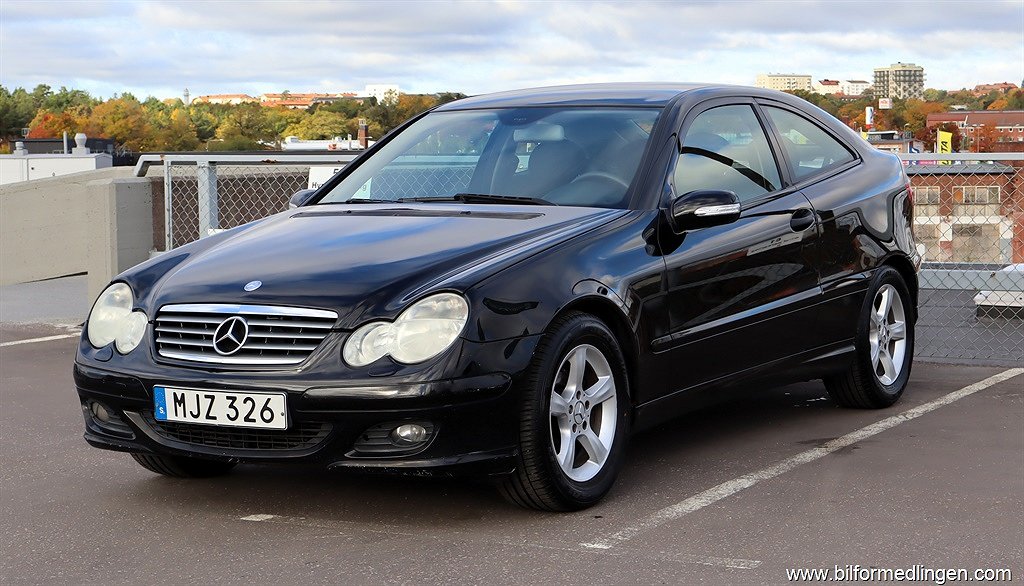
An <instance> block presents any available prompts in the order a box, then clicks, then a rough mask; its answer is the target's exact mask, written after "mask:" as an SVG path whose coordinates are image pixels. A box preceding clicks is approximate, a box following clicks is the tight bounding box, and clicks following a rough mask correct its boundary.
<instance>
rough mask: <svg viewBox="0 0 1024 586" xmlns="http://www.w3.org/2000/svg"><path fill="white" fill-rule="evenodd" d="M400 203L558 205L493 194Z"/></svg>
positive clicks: (425, 198)
mask: <svg viewBox="0 0 1024 586" xmlns="http://www.w3.org/2000/svg"><path fill="white" fill-rule="evenodd" d="M398 201H400V202H407V201H408V202H432V201H458V202H462V203H499V204H500V203H508V204H526V205H538V206H553V205H558V204H556V203H554V202H550V201H547V200H544V199H540V198H537V197H522V196H518V195H495V194H493V193H456V194H455V195H453V196H451V197H403V198H401V199H399V200H398Z"/></svg>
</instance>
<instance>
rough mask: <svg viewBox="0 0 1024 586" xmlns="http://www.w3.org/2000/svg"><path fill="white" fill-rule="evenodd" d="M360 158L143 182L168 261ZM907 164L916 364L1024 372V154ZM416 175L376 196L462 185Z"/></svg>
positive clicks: (194, 159)
mask: <svg viewBox="0 0 1024 586" xmlns="http://www.w3.org/2000/svg"><path fill="white" fill-rule="evenodd" d="M356 154H357V153H349V152H335V153H328V154H285V153H267V154H246V155H237V154H235V155H232V154H210V155H159V156H153V155H145V156H143V157H142V158H141V159H140V161H139V164H138V165H137V167H136V172H137V174H138V175H144V174H145V172H146V170H147V169H148V167H149V166H150V165H155V164H162V165H163V171H164V180H163V210H162V211H163V225H164V227H165V230H166V234H165V237H164V246H165V250H166V249H170V248H173V247H175V246H181V245H182V244H186V243H188V242H191V241H192V240H195V239H197V238H201V237H203V236H206V235H208V234H210V233H212V232H214V231H216V230H221V229H226V228H231V227H234V226H238V225H241V224H244V223H247V222H250V221H253V220H256V219H258V218H261V217H264V216H267V215H270V214H273V213H276V212H279V211H282V210H284V209H286V208H287V206H288V199H289V198H290V197H291V195H292V194H293V193H295V192H296V191H298V190H300V189H305V188H307V187H308V186H309V185H310V184H311V183H316V182H318V181H322V180H326V178H327V177H329V176H330V175H331V174H332V172H333V171H335V170H336V169H339V168H341V167H342V166H344V165H345V164H346V163H348V162H349V161H351V160H352V159H353V158H355V156H356ZM900 158H901V159H903V161H904V164H905V165H906V169H907V174H908V176H909V178H910V182H911V186H912V187H913V190H914V199H915V204H916V219H915V232H916V236H917V239H918V241H919V242H920V245H921V246H922V248H923V256H924V259H925V263H924V264H923V265H922V270H921V273H920V285H921V290H920V321H919V322H918V330H917V331H918V339H917V350H916V355H917V356H918V357H919V358H925V359H937V360H943V361H954V362H957V361H963V362H968V363H972V364H1014V365H1019V364H1024V153H983V154H976V153H957V154H946V155H937V154H932V153H916V154H901V155H900ZM405 171H408V170H404V171H403V173H397V174H395V176H394V177H387V178H381V179H382V181H380V182H377V181H375V184H374V185H375V188H379V189H384V188H385V187H387V186H388V185H392V186H395V185H399V184H400V185H399V186H400V187H401V190H402V192H403V193H405V192H408V191H409V190H410V189H413V188H415V189H424V188H426V187H427V186H426V183H429V184H431V185H433V184H435V183H438V182H441V183H444V182H447V181H459V180H460V179H459V178H458V177H447V178H444V180H443V181H439V180H438V179H437V178H436V177H433V176H432V175H429V171H430V170H429V169H428V170H426V171H425V172H426V173H427V175H423V174H422V173H421V174H419V175H417V174H416V173H413V172H412V171H409V172H408V173H405ZM413 171H415V169H413ZM383 179H387V181H383ZM416 181H418V182H419V183H415V182H416ZM421 184H422V185H421ZM396 188H397V187H396ZM415 189H414V191H415ZM415 192H416V193H419V192H418V191H415ZM157 200H158V201H159V198H157ZM158 225H159V222H158Z"/></svg>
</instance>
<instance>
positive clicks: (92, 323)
mask: <svg viewBox="0 0 1024 586" xmlns="http://www.w3.org/2000/svg"><path fill="white" fill-rule="evenodd" d="M134 304H135V301H134V299H133V298H132V290H131V288H130V287H128V285H125V284H124V283H114V284H113V285H111V286H109V287H107V288H106V289H105V290H104V291H103V293H101V294H100V296H99V299H97V300H96V303H95V304H93V306H92V311H90V312H89V324H88V330H89V343H90V344H92V345H93V346H95V347H97V348H102V347H104V346H107V345H108V344H110V343H111V342H116V344H115V345H116V346H117V351H118V352H120V353H122V354H127V353H129V352H131V351H132V350H134V349H135V348H136V347H137V346H138V345H139V343H140V342H142V337H143V336H144V335H145V333H146V325H147V324H148V323H149V318H147V317H146V314H145V313H143V312H141V311H132V306H133V305H134Z"/></svg>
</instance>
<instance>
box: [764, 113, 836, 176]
mask: <svg viewBox="0 0 1024 586" xmlns="http://www.w3.org/2000/svg"><path fill="white" fill-rule="evenodd" d="M763 110H764V111H765V113H767V114H768V117H769V118H771V121H772V124H774V125H775V128H776V130H778V133H779V138H780V140H779V142H781V143H782V148H783V150H785V151H786V157H787V158H788V159H789V171H790V173H792V174H793V179H794V180H796V181H800V180H802V179H804V178H806V177H810V176H811V175H815V174H817V173H819V172H821V171H824V170H826V169H830V168H832V167H837V166H839V165H842V164H844V163H848V162H850V161H852V160H853V159H854V157H853V154H852V153H850V151H849V150H848V149H847V148H846V147H845V146H843V144H842V143H841V142H839V141H838V140H836V139H834V138H832V136H831V135H829V134H828V133H827V132H825V131H824V130H823V129H822V128H821V127H819V126H818V125H817V124H815V123H814V122H811V121H810V120H808V119H806V118H804V117H803V116H799V115H797V114H794V113H793V112H790V111H789V110H783V109H782V108H776V107H773V106H764V107H763Z"/></svg>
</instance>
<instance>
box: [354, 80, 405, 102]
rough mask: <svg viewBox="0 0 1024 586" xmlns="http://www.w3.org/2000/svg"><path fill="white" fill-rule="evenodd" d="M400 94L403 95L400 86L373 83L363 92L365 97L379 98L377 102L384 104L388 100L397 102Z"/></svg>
mask: <svg viewBox="0 0 1024 586" xmlns="http://www.w3.org/2000/svg"><path fill="white" fill-rule="evenodd" d="M399 93H401V91H400V90H399V89H398V84H394V83H372V84H369V85H367V86H366V89H365V90H363V97H365V98H377V102H378V103H382V102H384V101H386V100H397V99H398V94H399Z"/></svg>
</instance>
